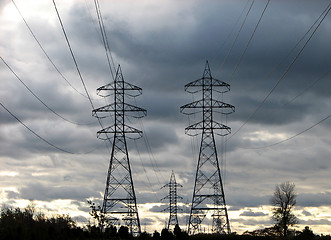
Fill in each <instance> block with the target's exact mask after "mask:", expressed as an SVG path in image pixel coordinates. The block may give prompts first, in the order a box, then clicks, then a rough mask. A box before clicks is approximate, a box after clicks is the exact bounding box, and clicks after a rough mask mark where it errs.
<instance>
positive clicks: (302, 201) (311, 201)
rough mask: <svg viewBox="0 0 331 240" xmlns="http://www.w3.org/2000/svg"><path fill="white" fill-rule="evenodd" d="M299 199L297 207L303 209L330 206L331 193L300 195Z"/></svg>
mask: <svg viewBox="0 0 331 240" xmlns="http://www.w3.org/2000/svg"><path fill="white" fill-rule="evenodd" d="M297 199H298V200H297V205H298V206H302V207H320V206H330V204H331V193H330V192H322V193H315V194H314V193H299V194H298V197H297Z"/></svg>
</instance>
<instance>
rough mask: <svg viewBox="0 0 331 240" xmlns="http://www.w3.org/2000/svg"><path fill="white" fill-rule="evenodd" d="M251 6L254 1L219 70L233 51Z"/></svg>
mask: <svg viewBox="0 0 331 240" xmlns="http://www.w3.org/2000/svg"><path fill="white" fill-rule="evenodd" d="M253 4H254V0H253V1H252V3H251V5H250V6H249V9H248V11H247V13H246V16H245V18H244V21H243V22H242V24H241V26H240V28H239V30H238V33H237V35H236V38H235V39H234V41H233V43H232V45H231V48H230V50H229V51H228V53H227V55H226V56H225V58H224V60H223V62H222V64H221V67H220V68H221V69H222V68H223V65H224V64H225V62H226V61H227V59H228V57H229V55H230V53H231V52H232V49H233V47H234V45H235V44H236V42H237V40H238V37H239V35H240V33H241V30H242V29H243V27H244V25H245V23H246V20H247V17H248V15H249V13H250V11H251V9H252V7H253Z"/></svg>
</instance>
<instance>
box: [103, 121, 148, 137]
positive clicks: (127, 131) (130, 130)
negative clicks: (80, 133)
mask: <svg viewBox="0 0 331 240" xmlns="http://www.w3.org/2000/svg"><path fill="white" fill-rule="evenodd" d="M118 128H119V126H116V125H112V126H109V127H106V128H104V129H102V130H100V131H98V132H97V137H98V138H99V139H102V140H108V137H107V134H108V133H112V134H115V133H121V134H138V137H136V138H134V137H131V136H127V137H128V138H132V139H137V138H141V137H142V136H143V132H142V131H141V130H138V129H136V128H134V127H130V126H128V125H126V124H124V125H123V128H122V129H120V130H118Z"/></svg>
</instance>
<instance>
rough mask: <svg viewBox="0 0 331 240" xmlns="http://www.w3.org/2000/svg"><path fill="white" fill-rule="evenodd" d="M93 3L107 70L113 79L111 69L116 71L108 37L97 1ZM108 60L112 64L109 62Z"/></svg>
mask: <svg viewBox="0 0 331 240" xmlns="http://www.w3.org/2000/svg"><path fill="white" fill-rule="evenodd" d="M94 5H95V10H96V13H97V16H98V22H99V27H100V32H101V36H102V42H103V45H104V48H105V51H106V57H107V61H108V66H109V70H110V73H111V76H112V78H113V79H115V77H114V73H113V71H116V67H115V64H114V59H113V56H112V54H111V51H110V47H109V42H108V37H107V33H106V29H105V25H104V23H103V18H102V14H101V10H100V5H99V1H98V0H94ZM110 61H111V63H112V64H111V63H110Z"/></svg>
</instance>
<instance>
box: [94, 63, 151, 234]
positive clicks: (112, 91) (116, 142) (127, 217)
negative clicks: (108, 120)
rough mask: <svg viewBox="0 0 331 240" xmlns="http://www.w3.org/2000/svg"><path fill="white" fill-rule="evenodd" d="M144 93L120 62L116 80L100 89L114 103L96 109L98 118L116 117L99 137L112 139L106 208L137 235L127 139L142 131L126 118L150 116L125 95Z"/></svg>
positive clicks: (110, 218) (135, 204)
mask: <svg viewBox="0 0 331 240" xmlns="http://www.w3.org/2000/svg"><path fill="white" fill-rule="evenodd" d="M141 93H142V89H141V88H139V87H137V86H134V85H132V84H130V83H127V82H125V81H124V78H123V75H122V70H121V67H120V65H119V66H118V68H117V71H116V77H115V80H114V82H112V83H110V84H107V85H105V86H102V87H100V88H98V89H97V94H98V95H100V96H103V97H108V96H111V95H113V96H114V102H113V103H111V104H109V105H106V106H103V107H100V108H97V109H94V110H93V111H92V115H93V116H95V117H97V118H103V117H107V116H108V117H109V115H111V116H113V119H114V124H113V125H111V126H109V127H106V128H103V129H102V130H100V131H98V132H97V137H98V138H100V139H103V140H109V141H110V142H112V150H111V155H110V164H109V169H108V175H107V181H106V189H105V194H104V199H103V205H102V211H103V212H104V213H106V214H107V215H108V216H109V220H110V222H111V223H112V224H114V225H116V224H119V223H120V224H121V225H124V226H127V227H128V228H129V231H130V233H131V234H133V235H137V234H139V233H140V232H141V228H140V221H139V216H138V208H137V202H136V195H135V191H134V187H133V180H132V174H131V167H130V161H129V154H128V148H127V144H126V138H134V137H135V136H137V135H138V137H136V138H139V137H141V136H142V131H140V130H138V129H136V128H133V127H131V126H128V125H126V124H125V118H126V117H128V116H131V117H137V118H140V117H143V116H146V110H145V109H142V108H139V107H136V106H133V105H130V104H127V103H125V96H131V97H135V96H139V95H141ZM101 115H102V116H101ZM110 136H112V139H111V137H110Z"/></svg>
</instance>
